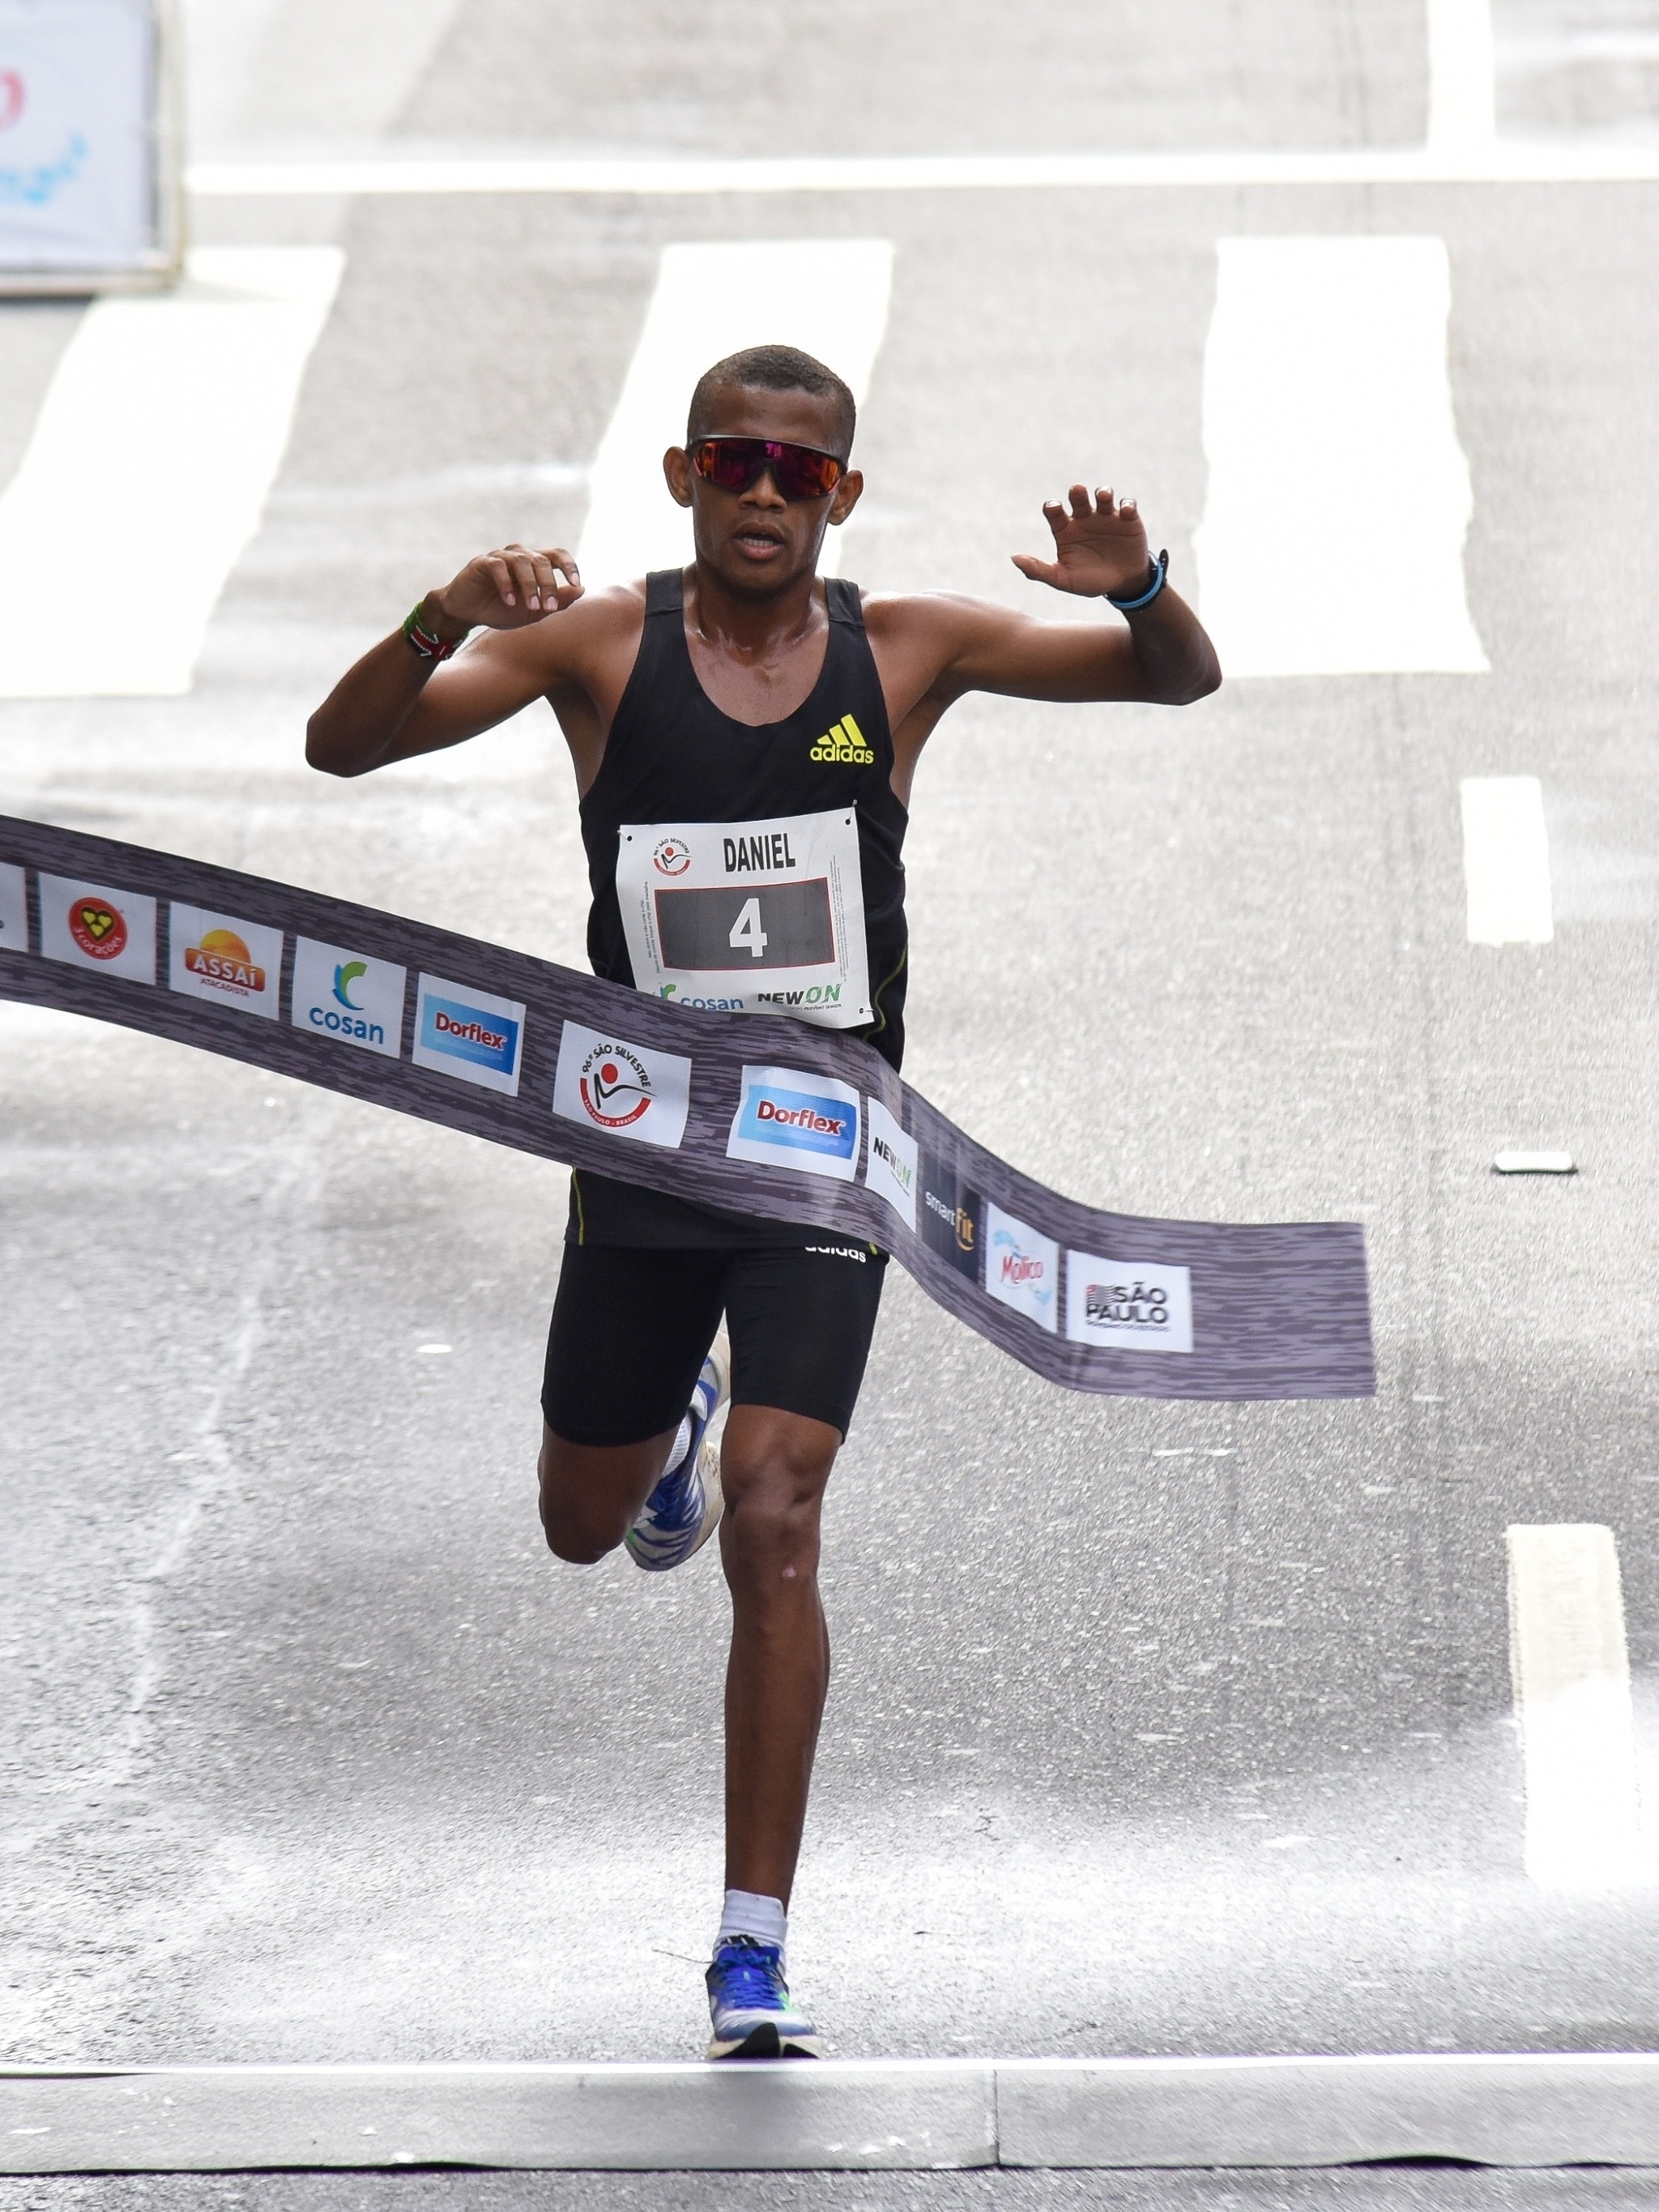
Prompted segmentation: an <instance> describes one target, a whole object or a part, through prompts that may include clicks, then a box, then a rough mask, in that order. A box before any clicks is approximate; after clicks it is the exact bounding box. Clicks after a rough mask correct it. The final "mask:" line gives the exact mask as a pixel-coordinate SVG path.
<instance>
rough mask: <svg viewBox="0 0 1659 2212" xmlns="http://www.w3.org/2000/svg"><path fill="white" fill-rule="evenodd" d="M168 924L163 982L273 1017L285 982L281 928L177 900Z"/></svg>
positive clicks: (215, 1002)
mask: <svg viewBox="0 0 1659 2212" xmlns="http://www.w3.org/2000/svg"><path fill="white" fill-rule="evenodd" d="M167 927H168V938H169V948H170V949H169V951H168V956H167V982H168V985H169V987H171V988H172V989H173V990H175V991H182V992H183V993H184V994H185V997H186V998H188V999H205V1000H207V1001H208V1002H209V1004H210V1005H216V1006H236V1007H239V1008H240V1010H241V1012H243V1013H245V1014H263V1015H264V1017H265V1018H266V1019H267V1020H268V1021H273V1022H274V1021H275V1020H276V1015H277V996H278V994H279V993H280V991H281V989H282V983H283V933H282V931H281V930H280V929H267V928H265V927H264V925H263V924H262V923H259V922H257V921H237V920H236V918H235V917H234V915H224V914H210V913H208V912H207V911H206V909H205V908H202V907H199V906H181V905H180V904H179V902H178V901H177V900H175V901H174V902H173V906H172V908H171V909H170V913H169V918H168V924H167Z"/></svg>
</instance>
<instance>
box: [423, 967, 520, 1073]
mask: <svg viewBox="0 0 1659 2212" xmlns="http://www.w3.org/2000/svg"><path fill="white" fill-rule="evenodd" d="M410 1059H411V1060H413V1061H414V1063H415V1065H416V1067H429V1068H431V1069H433V1070H434V1072H435V1073H437V1074H439V1075H459V1078H460V1079H461V1080H462V1082H463V1083H476V1084H478V1085H481V1086H482V1088H483V1089H484V1090H485V1091H501V1093H502V1095H503V1096H504V1097H507V1098H516V1097H518V1095H519V1072H520V1067H521V1066H522V1064H523V1059H524V1008H523V1007H522V1006H520V1004H519V1003H518V1001H517V1000H513V999H498V998H496V997H495V994H494V993H493V992H490V991H477V990H474V989H473V987H472V986H471V984H470V983H447V982H445V981H444V980H443V978H442V976H441V975H422V978H421V985H420V995H419V997H418V998H417V1000H416V1004H415V1049H414V1051H413V1052H412V1053H411V1054H410Z"/></svg>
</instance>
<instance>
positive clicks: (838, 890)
mask: <svg viewBox="0 0 1659 2212" xmlns="http://www.w3.org/2000/svg"><path fill="white" fill-rule="evenodd" d="M617 904H618V905H619V907H620V908H621V910H622V921H623V936H624V937H625V938H626V939H627V940H628V957H629V961H630V962H631V963H632V965H633V969H634V981H635V986H636V987H637V988H638V989H640V990H641V991H648V992H649V993H650V994H651V995H652V996H653V998H660V999H669V1000H672V1001H673V1003H674V1004H675V1005H676V1006H704V1007H712V1008H714V1009H715V1010H716V1011H717V1012H721V1013H737V1014H743V1013H750V1014H793V1015H794V1016H795V1017H796V1018H797V1019H799V1020H800V1021H804V1022H812V1023H814V1024H817V1026H818V1027H819V1028H821V1029H836V1030H846V1029H856V1028H857V1027H858V1026H859V1025H860V1024H861V1023H864V1022H867V1021H872V1020H873V1019H874V1014H873V1011H872V1007H871V1004H870V963H869V958H868V955H867V952H866V945H865V937H864V881H863V876H862V873H861V872H860V864H859V830H858V817H857V815H856V814H855V813H854V811H853V810H852V808H851V807H831V808H829V809H828V810H827V811H825V812H823V813H822V814H790V815H781V816H778V817H775V819H773V820H770V821H766V822H650V823H626V822H625V823H623V826H622V829H621V830H620V831H619V832H618V835H617Z"/></svg>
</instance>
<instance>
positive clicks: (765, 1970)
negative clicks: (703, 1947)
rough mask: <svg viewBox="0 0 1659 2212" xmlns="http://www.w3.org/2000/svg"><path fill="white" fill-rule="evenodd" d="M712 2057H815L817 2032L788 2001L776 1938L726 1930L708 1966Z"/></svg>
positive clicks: (710, 2052)
mask: <svg viewBox="0 0 1659 2212" xmlns="http://www.w3.org/2000/svg"><path fill="white" fill-rule="evenodd" d="M708 2012H709V2017H710V2019H711V2020H712V2021H713V2022H714V2033H713V2035H712V2036H711V2037H710V2039H709V2043H708V2056H709V2057H711V2058H816V2057H818V2055H819V2053H818V2032H817V2028H815V2027H813V2025H812V2023H811V2021H810V2020H808V2019H807V2017H806V2015H805V2013H800V2012H797V2011H796V2010H795V2008H794V2007H793V2005H792V2004H791V2003H790V2002H789V1990H788V1987H787V1984H786V1983H785V1981H784V1978H783V1959H782V1954H781V1953H780V1951H779V1949H778V1947H777V1945H776V1944H775V1943H760V1942H757V1941H756V1940H755V1938H754V1937H753V1936H727V1938H726V1941H725V1942H724V1943H722V1944H720V1947H719V1948H718V1949H717V1950H716V1951H715V1953H714V1964H713V1966H710V1967H709V1969H708Z"/></svg>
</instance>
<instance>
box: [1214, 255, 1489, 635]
mask: <svg viewBox="0 0 1659 2212" xmlns="http://www.w3.org/2000/svg"><path fill="white" fill-rule="evenodd" d="M1217 252H1218V264H1219V265H1218V276H1217V288H1216V304H1215V313H1214V317H1213V319H1212V322H1211V325H1210V335H1209V342H1208V344H1207V346H1206V351H1205V357H1204V445H1205V451H1206V454H1207V456H1208V459H1209V464H1210V483H1209V496H1208V501H1207V503H1206V508H1205V513H1204V520H1203V521H1202V522H1201V523H1200V526H1199V529H1198V532H1197V535H1196V538H1195V541H1194V543H1195V550H1196V553H1197V556H1198V569H1199V582H1200V605H1201V609H1202V612H1203V617H1204V622H1205V626H1206V629H1208V630H1209V632H1210V634H1211V635H1212V637H1213V638H1214V640H1215V643H1216V649H1217V651H1218V653H1219V654H1220V657H1221V665H1222V666H1223V668H1224V669H1225V671H1227V674H1228V675H1229V676H1230V677H1233V676H1311V675H1318V676H1330V675H1351V674H1369V673H1377V672H1385V671H1411V670H1447V671H1466V672H1478V671H1482V670H1484V669H1485V668H1486V655H1485V653H1482V651H1481V649H1480V639H1479V638H1478V637H1477V636H1476V635H1475V632H1474V623H1472V622H1471V621H1470V619H1469V611H1468V605H1467V602H1466V600H1465V598H1464V592H1463V537H1464V532H1465V531H1466V530H1467V528H1468V520H1469V514H1470V510H1471V507H1472V503H1473V502H1472V497H1471V493H1470V489H1469V471H1468V462H1467V461H1466V460H1465V459H1464V457H1463V452H1462V447H1460V446H1459V444H1458V442H1457V429H1456V425H1455V422H1454V421H1453V418H1452V398H1451V385H1450V382H1449V377H1448V374H1447V368H1446V319H1447V315H1448V313H1449V308H1450V303H1451V270H1450V264H1449V260H1448V258H1447V254H1446V248H1445V246H1444V244H1443V241H1442V240H1439V239H1437V238H1342V237H1325V238H1228V239H1223V240H1221V241H1220V243H1219V245H1218V249H1217Z"/></svg>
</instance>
